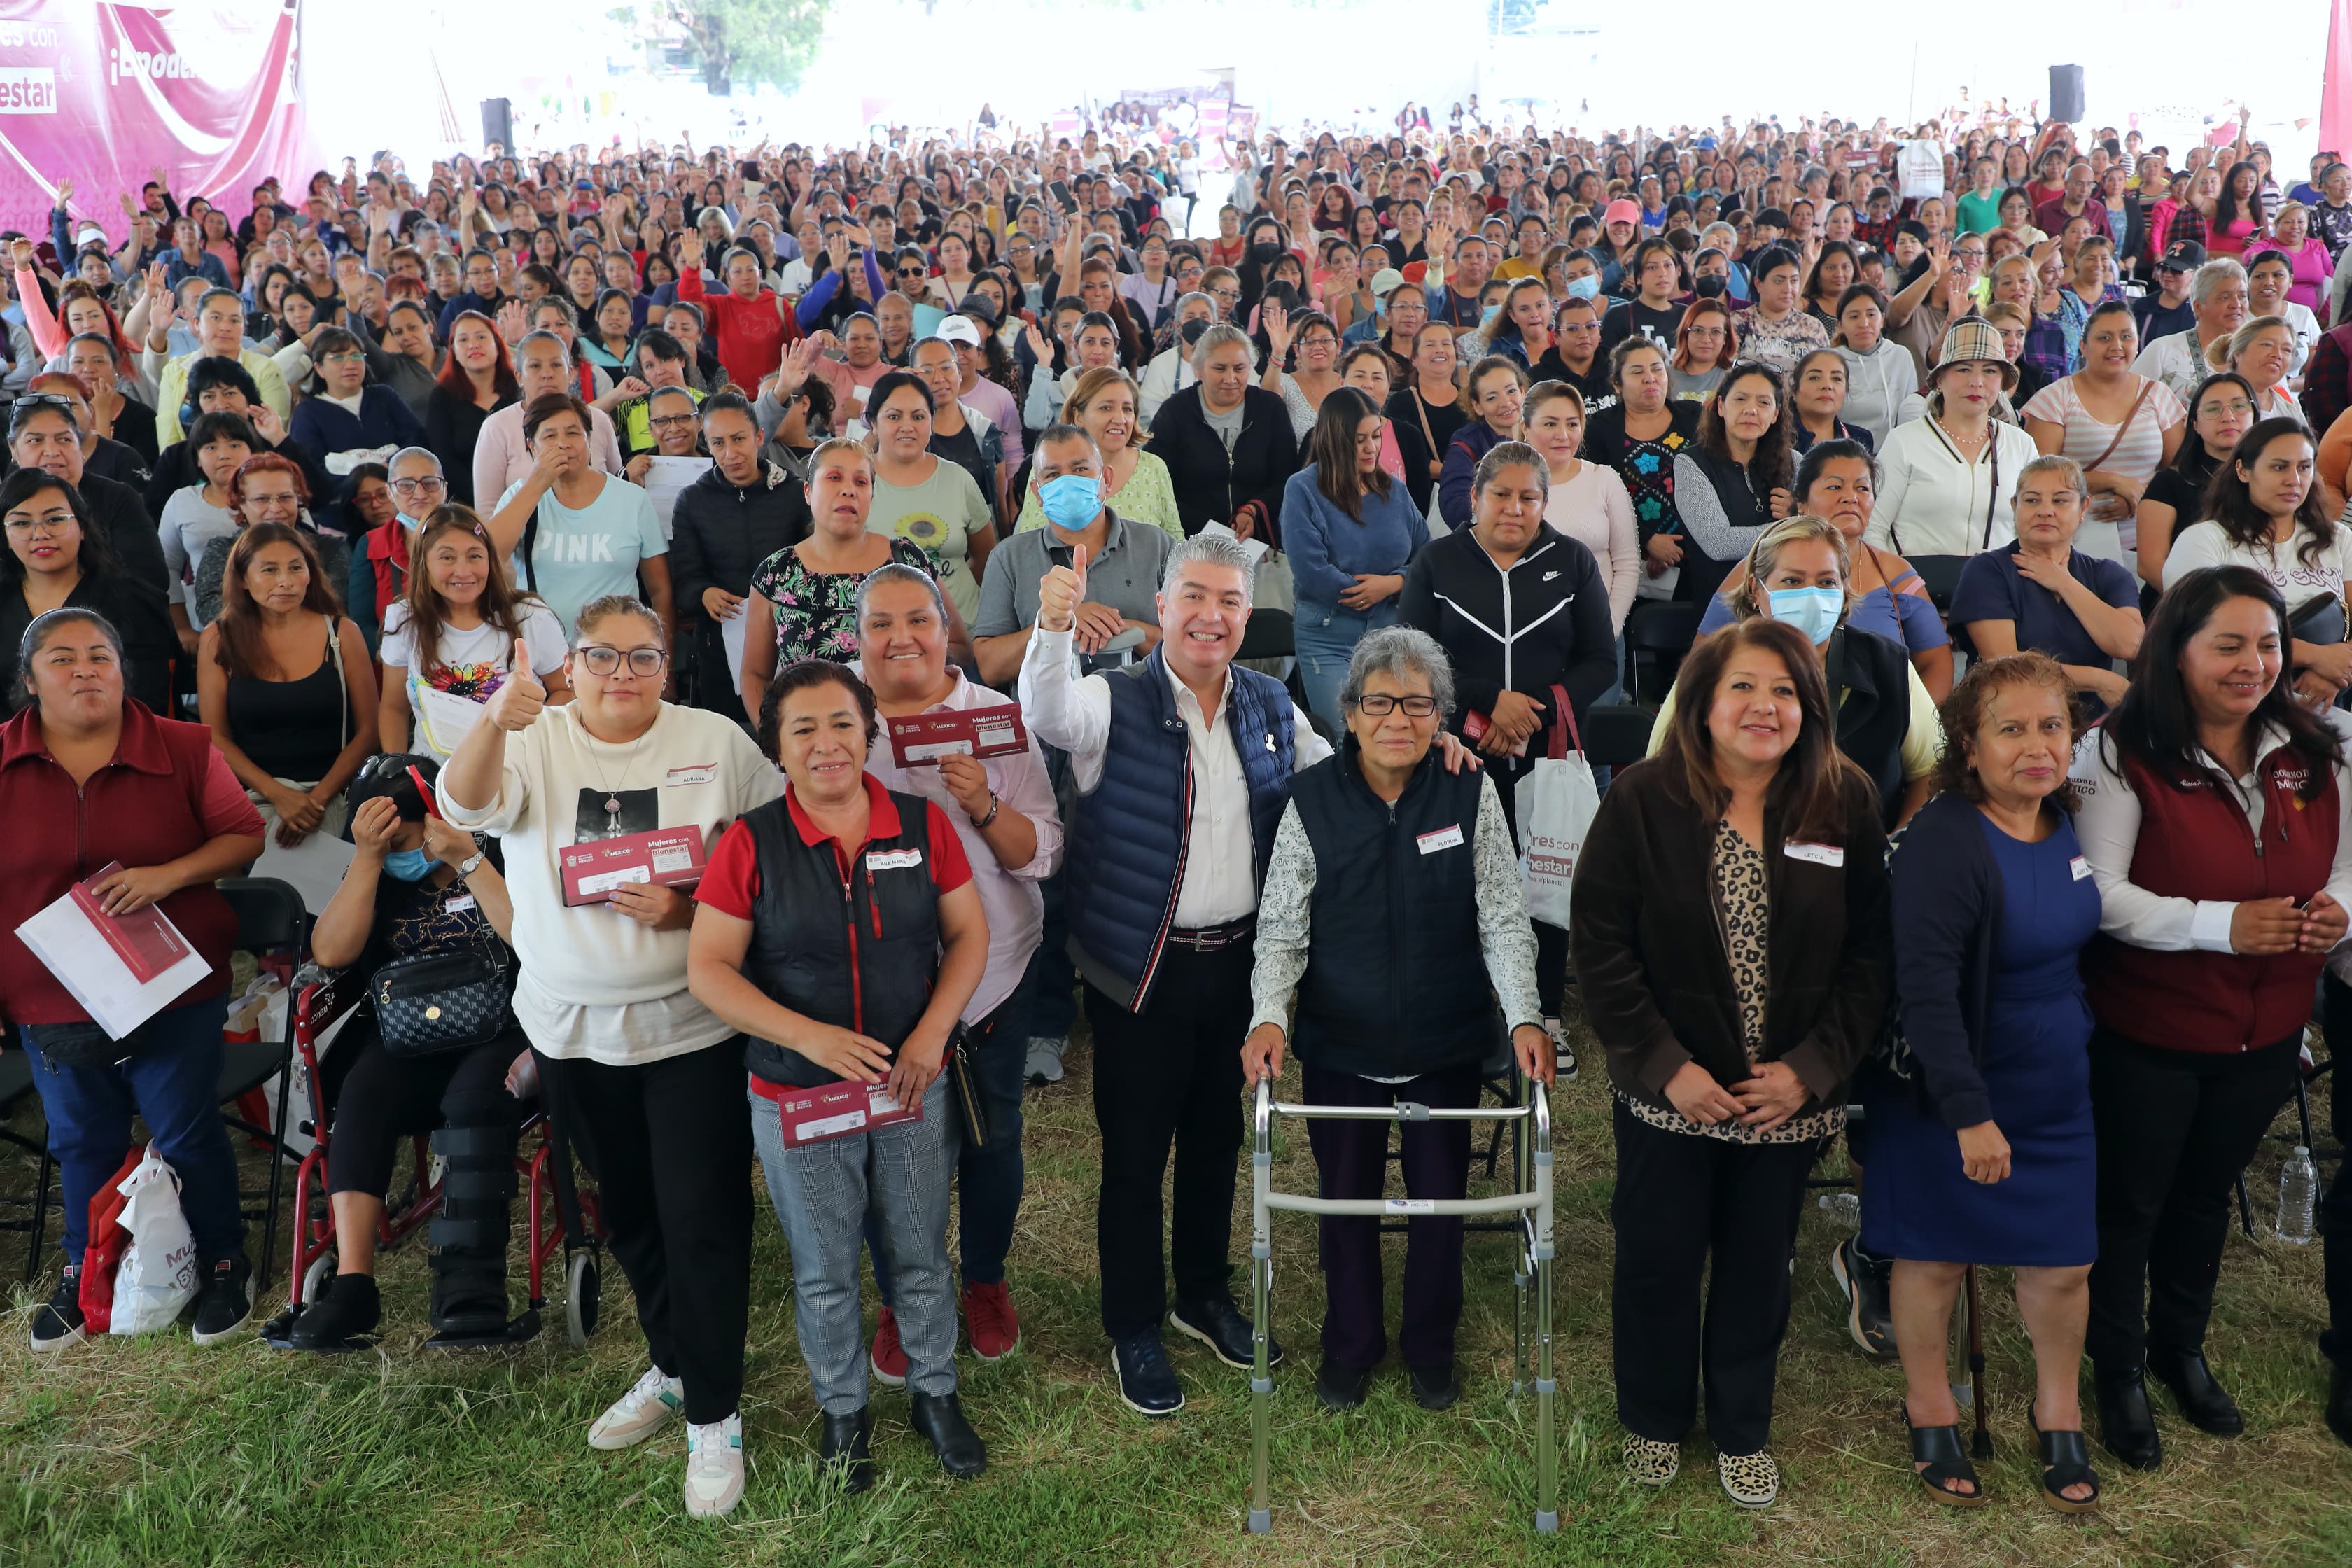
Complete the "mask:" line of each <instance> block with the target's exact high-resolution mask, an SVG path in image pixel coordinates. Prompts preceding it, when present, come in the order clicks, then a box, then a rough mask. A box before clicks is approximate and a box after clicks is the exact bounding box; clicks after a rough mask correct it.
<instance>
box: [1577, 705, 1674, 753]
mask: <svg viewBox="0 0 2352 1568" xmlns="http://www.w3.org/2000/svg"><path fill="white" fill-rule="evenodd" d="M1657 722H1658V712H1657V710H1656V709H1654V708H1643V707H1638V706H1636V705H1635V704H1633V703H1631V702H1596V703H1594V704H1593V705H1592V706H1591V708H1588V709H1586V710H1585V713H1584V723H1583V727H1582V734H1583V739H1584V760H1585V761H1586V762H1587V763H1591V765H1592V766H1594V767H1596V768H1624V767H1631V766H1633V764H1634V763H1638V762H1640V761H1641V760H1642V759H1643V757H1645V756H1647V755H1649V752H1650V731H1651V730H1653V729H1654V728H1655V727H1656V725H1657Z"/></svg>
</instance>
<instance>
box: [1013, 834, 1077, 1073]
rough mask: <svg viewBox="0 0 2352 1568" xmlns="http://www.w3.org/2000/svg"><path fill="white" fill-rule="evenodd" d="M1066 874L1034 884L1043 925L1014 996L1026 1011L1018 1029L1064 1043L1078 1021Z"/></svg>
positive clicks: (1061, 870) (1058, 872) (1065, 870)
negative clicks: (1040, 898)
mask: <svg viewBox="0 0 2352 1568" xmlns="http://www.w3.org/2000/svg"><path fill="white" fill-rule="evenodd" d="M1069 874H1070V871H1069V868H1068V867H1067V866H1064V867H1062V868H1059V869H1057V870H1056V871H1055V873H1054V874H1053V875H1052V876H1050V877H1048V878H1046V879H1045V880H1044V881H1043V882H1040V883H1039V884H1038V885H1037V890H1038V891H1039V892H1040V893H1042V894H1043V895H1044V896H1045V927H1044V930H1043V932H1042V934H1041V937H1040V940H1039V941H1038V943H1037V951H1036V952H1033V953H1031V954H1030V955H1029V973H1028V974H1027V975H1025V976H1024V977H1023V979H1022V982H1021V990H1020V992H1019V993H1018V994H1019V995H1020V996H1022V997H1023V998H1024V1000H1025V1002H1026V1005H1027V1009H1026V1010H1027V1012H1028V1020H1027V1021H1026V1022H1025V1023H1024V1024H1023V1026H1022V1027H1023V1028H1024V1030H1025V1031H1026V1032H1027V1033H1028V1035H1029V1037H1031V1038H1033V1039H1045V1040H1065V1041H1066V1040H1067V1039H1068V1038H1069V1037H1070V1026H1072V1025H1073V1024H1076V1022H1077V1021H1078V970H1077V966H1076V964H1074V963H1071V962H1070V951H1069V949H1070V917H1069V912H1068V911H1069V905H1070V899H1069V894H1068V892H1067V891H1066V886H1065V883H1064V879H1065V878H1066V877H1067V876H1068V875H1069Z"/></svg>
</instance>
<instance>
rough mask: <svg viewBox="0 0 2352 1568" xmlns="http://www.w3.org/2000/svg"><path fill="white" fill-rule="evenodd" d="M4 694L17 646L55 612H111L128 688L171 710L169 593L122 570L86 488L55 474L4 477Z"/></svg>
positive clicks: (0, 588) (0, 596)
mask: <svg viewBox="0 0 2352 1568" xmlns="http://www.w3.org/2000/svg"><path fill="white" fill-rule="evenodd" d="M0 521H4V522H5V540H6V544H7V549H6V551H5V553H0V692H10V691H14V690H16V689H17V680H16V677H17V669H16V645H17V642H18V639H20V638H21V637H23V636H24V634H25V629H26V627H27V626H31V625H32V623H33V622H34V621H35V620H37V619H38V618H39V617H40V616H44V615H47V613H48V612H49V611H51V610H58V609H67V608H73V609H85V610H89V611H92V612H94V613H96V614H98V615H100V616H105V617H106V619H107V621H108V623H109V624H110V625H111V626H113V627H114V628H115V630H116V632H117V633H118V634H119V635H120V637H121V640H122V644H123V655H124V660H123V662H124V666H125V668H124V669H123V672H122V683H123V690H124V692H125V693H126V694H127V695H129V696H131V697H135V698H137V699H138V700H140V701H142V702H143V703H145V704H146V705H147V710H148V711H149V712H151V713H154V714H156V715H158V716H161V717H169V716H170V713H171V687H172V659H173V656H175V655H176V654H178V652H179V651H180V647H179V639H178V638H177V637H174V636H173V630H172V617H171V616H170V615H169V613H167V611H166V609H165V607H164V604H165V602H164V598H163V593H162V592H161V591H160V590H159V589H157V588H156V587H155V585H154V584H152V583H145V582H142V581H140V580H138V579H136V578H134V577H132V576H131V575H130V574H128V573H126V572H125V571H124V570H123V567H122V562H121V558H120V557H119V556H117V555H116V554H115V552H114V549H113V546H112V545H110V544H109V543H108V542H107V540H106V536H105V535H104V534H103V533H100V532H99V531H96V530H94V529H92V528H91V527H90V526H89V510H88V507H87V505H86V503H85V502H84V501H83V500H82V498H81V492H80V491H79V490H78V489H75V488H74V487H73V486H71V485H69V484H68V483H66V482H65V481H64V480H63V479H58V477H57V476H56V475H54V474H47V473H44V472H42V471H41V470H40V469H39V468H18V469H17V470H16V472H14V473H12V474H10V475H9V476H8V477H7V478H6V479H5V480H0Z"/></svg>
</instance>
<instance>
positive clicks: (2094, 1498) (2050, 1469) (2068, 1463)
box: [2025, 1402, 2099, 1513]
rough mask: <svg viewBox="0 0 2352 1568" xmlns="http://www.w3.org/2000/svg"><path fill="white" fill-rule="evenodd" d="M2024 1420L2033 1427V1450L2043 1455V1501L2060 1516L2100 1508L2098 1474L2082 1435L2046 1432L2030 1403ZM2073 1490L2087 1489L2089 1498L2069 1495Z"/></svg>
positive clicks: (2088, 1511) (2077, 1433) (2078, 1433)
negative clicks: (2078, 1488)
mask: <svg viewBox="0 0 2352 1568" xmlns="http://www.w3.org/2000/svg"><path fill="white" fill-rule="evenodd" d="M2025 1419H2026V1421H2027V1422H2028V1423H2029V1424H2030V1425H2031V1426H2032V1427H2033V1441H2034V1446H2035V1447H2037V1448H2038V1449H2039V1450H2040V1451H2041V1455H2042V1501H2043V1502H2046V1503H2048V1504H2049V1505H2050V1506H2051V1507H2052V1508H2054V1509H2056V1510H2058V1511H2059V1512H2061V1513H2090V1512H2092V1511H2093V1510H2095V1509H2097V1507H2098V1506H2099V1472H2098V1471H2096V1470H2095V1469H2093V1468H2091V1450H2090V1447H2089V1446H2088V1445H2087V1444H2085V1443H2084V1440H2083V1434H2082V1433H2081V1432H2080V1431H2074V1432H2044V1431H2043V1430H2042V1423H2041V1422H2040V1421H2039V1420H2037V1419H2036V1418H2035V1416H2034V1414H2033V1406H2032V1403H2031V1402H2028V1404H2027V1405H2026V1407H2025ZM2071 1486H2087V1487H2089V1488H2090V1489H2091V1495H2090V1496H2089V1497H2086V1498H2084V1499H2081V1500H2076V1499H2074V1498H2070V1497H2068V1496H2067V1495H2066V1489H2067V1488H2068V1487H2071Z"/></svg>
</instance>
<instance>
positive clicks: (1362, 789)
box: [1242, 509, 1605, 1410]
mask: <svg viewBox="0 0 2352 1568" xmlns="http://www.w3.org/2000/svg"><path fill="white" fill-rule="evenodd" d="M1538 510H1540V509H1538ZM1603 605H1604V609H1605V596H1604V599H1603ZM1453 706H1454V673H1453V668H1452V665H1451V664H1450V662H1449V661H1448V660H1447V658H1446V657H1445V650H1444V648H1442V647H1439V646H1438V644H1437V641H1436V639H1435V638H1433V637H1430V636H1429V635H1428V634H1427V633H1426V632H1422V631H1416V630H1414V629H1413V628H1412V627H1411V626H1385V627H1381V628H1380V629H1379V630H1376V631H1372V632H1369V633H1367V634H1366V635H1365V637H1364V638H1363V640H1361V641H1360V642H1359V643H1358V644H1357V645H1356V649H1355V655H1354V657H1353V658H1352V659H1351V660H1350V661H1349V667H1348V679H1347V684H1346V687H1345V688H1344V689H1343V690H1342V692H1341V694H1340V707H1341V710H1342V711H1343V712H1344V713H1345V714H1346V717H1347V725H1348V731H1347V735H1346V737H1345V739H1344V740H1343V741H1342V742H1341V745H1340V750H1339V752H1338V754H1336V755H1334V756H1331V757H1328V758H1326V759H1325V760H1324V761H1322V762H1320V763H1317V764H1316V765H1315V766H1313V767H1311V768H1308V769H1307V770H1306V771H1305V772H1304V773H1299V774H1298V775H1297V777H1296V778H1295V779H1293V781H1292V783H1291V789H1290V801H1289V804H1288V805H1286V806H1285V807H1284V808H1283V814H1282V822H1281V826H1279V827H1278V828H1277V829H1276V833H1275V838H1274V852H1273V855H1272V857H1271V858H1270V859H1269V861H1268V863H1267V867H1266V877H1265V893H1264V894H1263V895H1262V896H1261V898H1260V899H1259V901H1258V915H1257V950H1256V957H1255V968H1254V970H1253V971H1252V973H1251V977H1250V990H1251V1005H1252V1016H1251V1019H1250V1033H1249V1037H1248V1039H1247V1040H1246V1041H1245V1042H1244V1045H1243V1047H1242V1070H1243V1073H1244V1076H1246V1077H1248V1078H1250V1079H1257V1078H1260V1077H1272V1076H1276V1075H1279V1074H1280V1073H1281V1071H1282V1066H1283V1058H1284V1056H1285V1054H1286V1050H1287V1049H1288V1048H1289V1047H1292V1046H1293V1045H1294V1044H1295V1045H1296V1047H1297V1052H1298V1058H1299V1061H1300V1063H1301V1064H1302V1067H1303V1070H1304V1074H1305V1082H1304V1085H1303V1089H1302V1094H1303V1098H1304V1099H1305V1100H1307V1101H1309V1102H1310V1103H1313V1104H1317V1105H1379V1106H1385V1105H1390V1104H1392V1103H1396V1102H1399V1101H1404V1100H1413V1101H1418V1102H1419V1103H1421V1104H1423V1105H1433V1106H1467V1105H1473V1104H1475V1103H1476V1102H1477V1098H1478V1084H1479V1077H1480V1068H1481V1067H1482V1066H1483V1065H1484V1064H1485V1063H1486V1061H1488V1060H1490V1059H1492V1058H1493V1056H1494V1054H1495V1050H1496V1047H1497V1046H1498V1045H1500V1043H1501V1038H1502V1035H1503V1032H1504V1030H1505V1029H1506V1028H1507V1029H1508V1031H1509V1036H1510V1042H1511V1048H1512V1051H1513V1054H1514V1055H1515V1056H1516V1058H1517V1061H1518V1065H1519V1067H1520V1068H1521V1070H1523V1071H1525V1072H1526V1073H1528V1075H1529V1076H1530V1077H1533V1078H1536V1079H1541V1080H1542V1081H1543V1082H1545V1083H1546V1084H1549V1083H1550V1082H1551V1081H1552V1080H1553V1076H1554V1065H1553V1054H1552V1049H1551V1042H1550V1039H1549V1037H1548V1036H1547V1035H1546V1034H1545V1032H1544V1028H1543V1012H1542V1008H1541V1006H1540V1005H1539V1004H1538V1001H1537V996H1536V982H1535V969H1536V943H1535V935H1534V932H1533V931H1531V930H1530V929H1529V926H1528V916H1527V905H1526V899H1525V894H1524V891H1523V889H1522V887H1521V884H1520V881H1519V868H1518V851H1517V848H1516V847H1514V846H1513V844H1512V839H1511V829H1510V826H1509V823H1508V822H1507V819H1506V818H1505V816H1504V814H1503V805H1502V798H1501V796H1500V795H1498V794H1497V793H1496V786H1495V784H1494V781H1493V780H1492V779H1491V778H1490V777H1489V776H1488V775H1487V774H1486V773H1483V772H1482V773H1473V772H1469V771H1467V770H1465V771H1464V772H1462V773H1449V772H1447V771H1446V768H1445V765H1444V757H1443V755H1442V754H1441V753H1440V752H1439V750H1438V748H1437V746H1436V744H1435V742H1436V740H1437V737H1438V736H1439V734H1440V733H1442V732H1443V731H1444V728H1445V724H1446V721H1447V720H1448V719H1449V718H1450V717H1451V710H1452V709H1453ZM1398 911H1402V915H1401V916H1400V915H1399V914H1398ZM1294 1003H1295V1004H1296V1008H1297V1011H1296V1015H1295V1016H1294V1015H1293V1005H1294ZM1307 1136H1308V1141H1309V1142H1310V1143H1311V1144H1312V1145H1313V1147H1314V1151H1315V1163H1316V1166H1317V1169H1318V1171H1319V1172H1320V1173H1321V1180H1320V1184H1319V1185H1320V1188H1321V1192H1322V1195H1323V1196H1325V1197H1329V1198H1365V1197H1376V1196H1378V1195H1379V1194H1380V1192H1381V1184H1382V1182H1383V1180H1384V1177H1385V1173H1386V1169H1387V1154H1388V1123H1387V1122H1386V1121H1348V1120H1339V1119H1325V1120H1318V1121H1313V1122H1311V1123H1310V1124H1309V1131H1308V1135H1307ZM1469 1161H1470V1124H1469V1123H1468V1122H1466V1121H1418V1122H1406V1123H1405V1124H1404V1183H1405V1191H1406V1193H1407V1194H1409V1195H1410V1196H1411V1197H1412V1198H1459V1197H1462V1196H1463V1195H1465V1191H1466V1189H1467V1184H1468V1180H1469ZM1320 1223H1321V1226H1322V1253H1321V1256H1322V1259H1323V1271H1324V1290H1325V1306H1324V1316H1323V1364H1322V1368H1321V1370H1320V1371H1319V1372H1318V1374H1317V1376H1316V1381H1315V1394H1316V1397H1317V1398H1318V1399H1320V1400H1321V1401H1322V1402H1323V1404H1324V1405H1327V1406H1328V1407H1329V1408H1331V1409H1334V1410H1349V1409H1353V1408H1355V1407H1356V1406H1357V1405H1361V1404H1362V1403H1363V1401H1364V1394H1365V1390H1366V1388H1367V1386H1368V1385H1369V1384H1370V1381H1371V1374H1372V1368H1373V1367H1375V1366H1377V1365H1379V1364H1380V1363H1381V1359H1382V1358H1383V1357H1384V1356H1385V1355H1386V1354H1387V1352H1388V1342H1387V1336H1386V1332H1385V1330H1384V1326H1383V1324H1382V1321H1381V1289H1382V1287H1381V1238H1380V1222H1379V1221H1378V1220H1375V1219H1368V1218H1354V1217H1349V1218H1339V1217H1330V1218H1326V1219H1324V1220H1322V1221H1321V1222H1320ZM1461 1316H1462V1221H1461V1220H1460V1219H1458V1218H1451V1217H1429V1218H1423V1219H1415V1220H1413V1221H1412V1222H1411V1224H1410V1226H1409V1227H1408V1231H1407V1235H1406V1240H1405V1263H1404V1310H1403V1321H1402V1328H1401V1331H1400V1333H1399V1334H1398V1336H1397V1338H1398V1348H1399V1350H1400V1351H1401V1352H1402V1354H1403V1359H1404V1363H1405V1367H1406V1372H1407V1376H1408V1378H1409V1379H1410V1381H1411V1383H1412V1394H1413V1398H1414V1399H1416V1400H1417V1401H1419V1402H1420V1404H1421V1405H1423V1408H1425V1409H1430V1410H1443V1409H1444V1408H1445V1407H1446V1406H1448V1405H1452V1404H1453V1403H1454V1401H1455V1400H1456V1399H1458V1398H1459V1397H1461V1393H1462V1385H1461V1382H1460V1380H1459V1379H1458V1378H1457V1377H1456V1376H1455V1375H1454V1326H1455V1324H1456V1323H1457V1322H1458V1321H1460V1319H1461Z"/></svg>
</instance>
